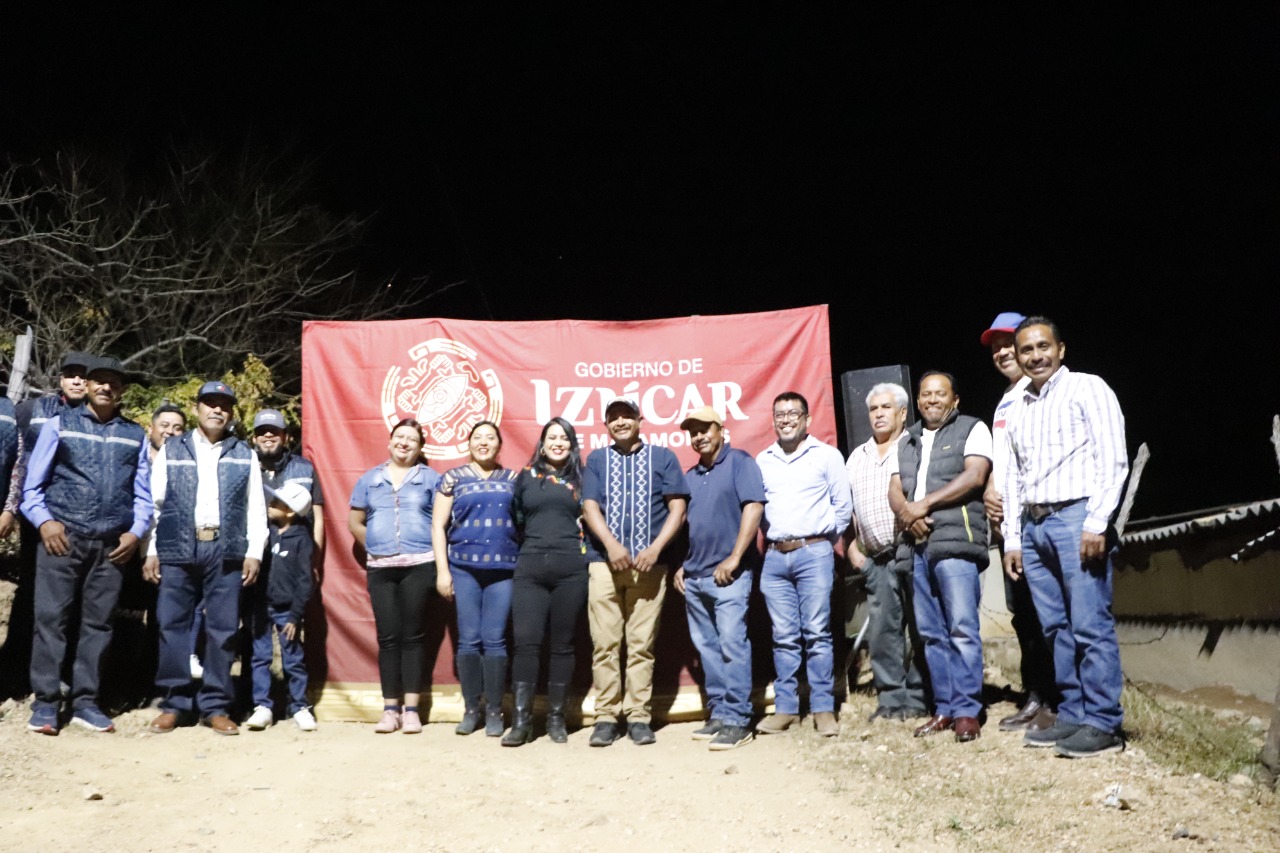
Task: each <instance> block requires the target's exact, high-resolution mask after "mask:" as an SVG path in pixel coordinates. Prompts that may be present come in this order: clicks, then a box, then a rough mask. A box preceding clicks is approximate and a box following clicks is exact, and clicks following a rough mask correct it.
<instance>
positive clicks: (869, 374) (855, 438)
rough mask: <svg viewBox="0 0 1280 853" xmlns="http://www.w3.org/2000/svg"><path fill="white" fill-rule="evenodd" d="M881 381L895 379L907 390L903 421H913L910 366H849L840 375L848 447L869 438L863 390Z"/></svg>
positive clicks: (892, 380) (869, 425) (865, 394)
mask: <svg viewBox="0 0 1280 853" xmlns="http://www.w3.org/2000/svg"><path fill="white" fill-rule="evenodd" d="M881 382H896V383H898V384H899V385H901V386H902V387H903V388H905V389H906V391H907V425H908V426H909V425H911V424H913V423H915V420H916V403H915V392H914V391H913V390H912V388H911V368H909V367H907V366H906V365H905V364H891V365H886V366H884V367H867V368H864V369H862V370H850V371H848V372H846V373H843V374H841V376H840V388H841V391H842V395H843V397H844V433H845V440H846V441H847V442H848V444H847V445H846V446H847V447H848V448H849V449H850V450H852V449H853V448H855V447H857V446H858V445H859V444H862V443H863V442H864V441H866V440H867V439H868V438H871V423H870V421H868V420H867V394H869V393H870V392H871V389H872V388H874V387H875V386H876V385H878V384H879V383H881Z"/></svg>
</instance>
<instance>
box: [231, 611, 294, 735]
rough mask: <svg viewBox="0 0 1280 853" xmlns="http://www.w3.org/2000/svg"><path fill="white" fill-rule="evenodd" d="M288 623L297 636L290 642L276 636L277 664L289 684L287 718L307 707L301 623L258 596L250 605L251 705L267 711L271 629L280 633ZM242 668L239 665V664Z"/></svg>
mask: <svg viewBox="0 0 1280 853" xmlns="http://www.w3.org/2000/svg"><path fill="white" fill-rule="evenodd" d="M290 622H293V623H294V627H296V628H297V629H298V632H297V633H296V634H295V635H294V638H293V639H292V640H286V639H285V636H284V634H283V633H281V634H280V664H281V667H282V668H283V669H284V676H285V678H286V679H287V680H288V682H289V716H291V717H292V716H293V715H294V714H296V713H298V711H300V710H302V709H303V708H305V707H307V665H306V663H305V661H304V660H303V653H302V622H301V620H294V618H293V614H292V613H291V612H290V611H289V608H288V607H276V606H274V605H271V604H268V603H267V597H266V596H265V595H262V596H260V597H258V598H256V599H255V600H254V602H253V609H252V611H251V614H250V619H249V632H250V634H251V635H252V637H253V704H254V705H257V706H260V707H263V708H270V707H272V705H271V659H272V657H273V655H274V652H275V650H274V649H273V648H272V643H271V635H272V634H273V633H275V629H277V628H279V629H281V630H282V631H283V629H284V626H285V625H288V624H289V623H290ZM242 665H243V664H242Z"/></svg>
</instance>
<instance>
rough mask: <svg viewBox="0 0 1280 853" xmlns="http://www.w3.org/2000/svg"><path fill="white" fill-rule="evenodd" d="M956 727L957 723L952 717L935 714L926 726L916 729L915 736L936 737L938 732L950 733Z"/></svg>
mask: <svg viewBox="0 0 1280 853" xmlns="http://www.w3.org/2000/svg"><path fill="white" fill-rule="evenodd" d="M954 726H955V722H954V721H953V720H952V719H951V718H950V717H944V716H942V715H941V714H934V715H933V716H932V717H930V718H929V720H928V722H926V723H925V724H924V725H922V726H917V727H916V731H915V736H916V737H928V736H929V735H936V734H937V733H938V732H946V731H950V730H951V729H952V728H953V727H954Z"/></svg>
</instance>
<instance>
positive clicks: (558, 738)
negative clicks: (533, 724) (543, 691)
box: [547, 684, 569, 743]
mask: <svg viewBox="0 0 1280 853" xmlns="http://www.w3.org/2000/svg"><path fill="white" fill-rule="evenodd" d="M568 695H569V685H567V684H548V685H547V737H549V738H551V742H552V743H564V742H566V741H567V740H569V730H568V729H567V728H565V724H564V703H565V699H566V698H567V697H568Z"/></svg>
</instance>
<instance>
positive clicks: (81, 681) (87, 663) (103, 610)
mask: <svg viewBox="0 0 1280 853" xmlns="http://www.w3.org/2000/svg"><path fill="white" fill-rule="evenodd" d="M66 535H67V541H68V543H69V544H70V546H71V547H70V549H69V550H68V551H67V553H66V554H64V555H63V556H61V557H55V556H54V555H53V554H50V553H49V552H48V551H46V550H45V547H44V543H43V542H42V543H40V545H38V546H37V549H36V581H35V621H36V625H35V636H34V641H33V644H32V649H31V690H32V692H33V693H35V698H36V700H37V701H39V702H47V703H50V704H56V703H57V702H58V701H59V700H60V699H61V698H62V695H61V694H62V665H63V662H64V661H65V659H66V655H67V627H68V623H69V621H70V615H71V614H72V613H73V612H74V610H75V605H76V600H77V598H78V599H79V601H80V631H79V634H80V640H79V642H78V643H77V644H76V655H75V664H74V666H73V668H72V673H71V695H70V696H69V697H67V698H68V699H69V700H70V702H71V707H72V708H73V709H76V708H82V707H84V706H86V705H94V704H96V703H97V701H98V683H99V680H100V677H101V670H100V666H101V663H102V655H103V652H105V651H106V650H107V646H108V645H110V644H111V612H112V611H113V610H115V606H116V601H117V600H118V599H119V598H120V588H121V586H123V584H124V573H123V570H122V569H121V568H120V567H119V566H117V565H115V564H114V563H112V562H111V561H110V560H108V559H107V554H109V553H110V552H111V551H112V550H113V549H114V548H115V547H116V545H118V544H119V540H118V539H116V540H113V541H104V540H101V539H90V538H88V537H85V536H81V535H79V534H77V533H75V532H74V531H72V530H67V531H66Z"/></svg>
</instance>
